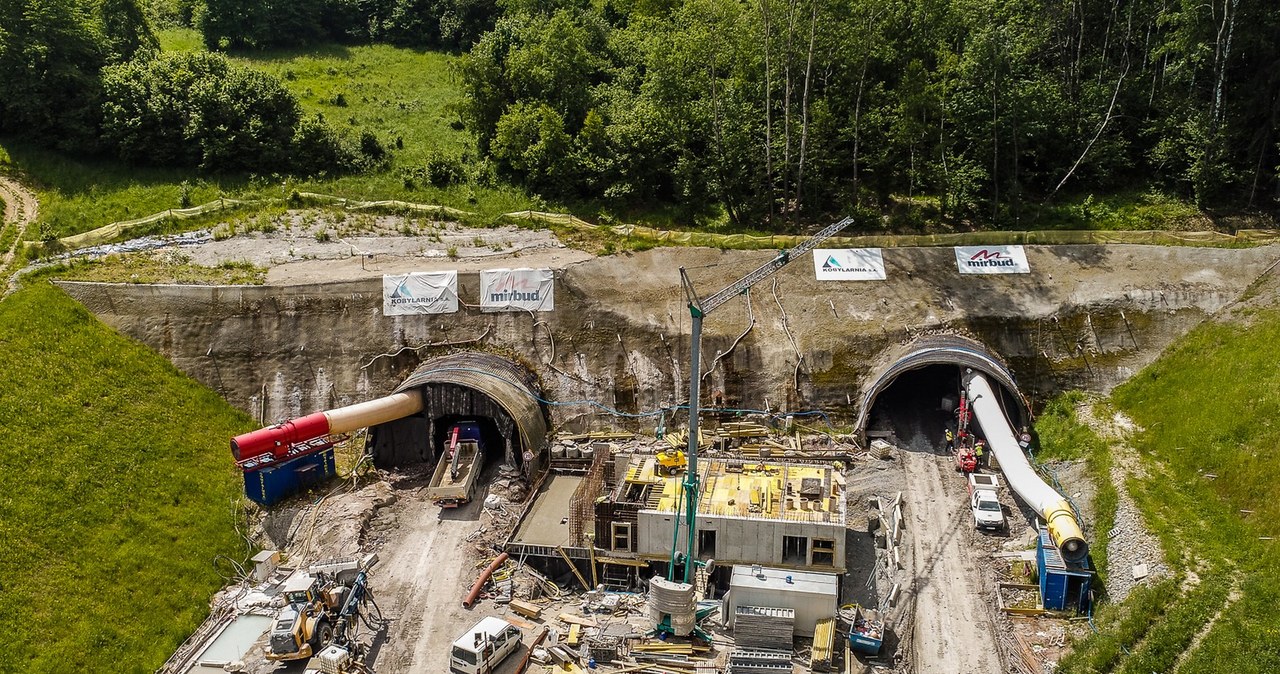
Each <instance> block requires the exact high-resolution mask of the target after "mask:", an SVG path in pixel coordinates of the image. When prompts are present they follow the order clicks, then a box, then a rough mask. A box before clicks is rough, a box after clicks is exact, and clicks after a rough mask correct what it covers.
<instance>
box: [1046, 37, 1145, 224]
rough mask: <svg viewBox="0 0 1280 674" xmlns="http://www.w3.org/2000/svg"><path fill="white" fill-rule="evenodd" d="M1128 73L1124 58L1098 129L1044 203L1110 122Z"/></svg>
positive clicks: (1056, 190)
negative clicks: (1122, 66) (1109, 101)
mask: <svg viewBox="0 0 1280 674" xmlns="http://www.w3.org/2000/svg"><path fill="white" fill-rule="evenodd" d="M1128 74H1129V61H1128V60H1127V59H1126V60H1125V65H1124V72H1122V73H1120V77H1119V78H1118V79H1117V80H1116V88H1115V90H1114V91H1112V92H1111V105H1109V106H1107V112H1106V114H1105V115H1103V116H1102V121H1101V122H1100V123H1099V124H1098V129H1097V130H1096V131H1095V132H1094V133H1093V138H1090V139H1089V143H1088V144H1087V145H1085V146H1084V151H1083V152H1081V153H1080V156H1079V157H1076V162H1075V163H1074V164H1072V165H1071V168H1070V169H1068V170H1067V174H1066V175H1064V176H1062V180H1060V181H1058V186H1057V187H1055V188H1053V191H1052V192H1050V193H1049V196H1048V197H1046V198H1045V203H1048V202H1049V200H1050V199H1052V198H1053V196H1054V195H1055V194H1057V193H1058V190H1060V189H1062V186H1063V185H1065V184H1067V181H1068V180H1070V179H1071V174H1073V173H1075V172H1076V169H1077V168H1079V167H1080V162H1082V161H1084V157H1085V155H1087V154H1089V150H1090V149H1091V148H1093V144H1094V143H1096V142H1098V138H1099V137H1101V136H1102V132H1103V130H1104V129H1106V128H1107V124H1109V123H1111V113H1112V112H1114V111H1115V109H1116V98H1118V97H1119V96H1120V85H1121V84H1122V83H1123V82H1124V78H1125V76H1126V75H1128Z"/></svg>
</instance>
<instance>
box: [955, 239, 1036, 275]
mask: <svg viewBox="0 0 1280 674" xmlns="http://www.w3.org/2000/svg"><path fill="white" fill-rule="evenodd" d="M955 253H956V267H958V268H959V270H960V273H961V274H1029V273H1031V266H1030V265H1028V264H1027V253H1026V251H1025V250H1024V249H1023V247H1022V246H957V247H956V249H955Z"/></svg>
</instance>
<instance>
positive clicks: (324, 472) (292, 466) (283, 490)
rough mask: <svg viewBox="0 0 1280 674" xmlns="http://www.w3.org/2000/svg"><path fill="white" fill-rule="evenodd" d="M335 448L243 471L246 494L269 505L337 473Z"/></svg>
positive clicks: (253, 499)
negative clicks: (259, 468) (246, 471)
mask: <svg viewBox="0 0 1280 674" xmlns="http://www.w3.org/2000/svg"><path fill="white" fill-rule="evenodd" d="M337 472H338V470H337V463H336V461H335V460H334V456H333V448H332V447H331V448H329V449H326V450H324V451H322V452H316V453H315V454H309V455H307V456H302V457H298V458H296V459H293V460H291V461H286V462H284V463H282V464H280V465H278V466H271V467H268V468H263V469H262V470H255V471H252V472H248V473H245V474H244V495H245V496H247V497H249V500H251V501H253V502H254V503H257V504H258V505H262V506H270V505H274V504H276V503H278V502H280V500H281V499H284V498H286V497H288V496H292V495H293V494H296V493H298V492H299V491H302V490H304V489H309V488H311V487H314V486H317V485H319V484H321V483H323V482H325V481H326V480H328V479H329V478H331V477H333V476H334V475H336V474H337Z"/></svg>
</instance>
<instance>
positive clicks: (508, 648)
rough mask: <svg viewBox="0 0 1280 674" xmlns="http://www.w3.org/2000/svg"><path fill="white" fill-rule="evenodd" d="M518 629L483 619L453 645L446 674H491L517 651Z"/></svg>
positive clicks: (497, 619) (499, 621)
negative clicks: (447, 673)
mask: <svg viewBox="0 0 1280 674" xmlns="http://www.w3.org/2000/svg"><path fill="white" fill-rule="evenodd" d="M520 637H521V634H520V628H519V627H516V626H515V625H512V624H511V623H509V622H507V621H505V620H503V619H502V618H485V619H483V620H481V621H480V622H478V623H476V624H475V625H474V626H473V627H472V628H471V629H469V630H467V631H466V633H465V634H463V635H462V636H460V637H458V640H457V641H455V642H453V650H452V651H451V652H450V653H449V671H450V672H454V673H455V674H490V672H492V671H493V670H494V669H496V668H497V666H498V663H500V662H502V661H503V660H505V659H506V657H507V656H508V655H511V652H512V651H514V650H516V649H517V648H519V647H520Z"/></svg>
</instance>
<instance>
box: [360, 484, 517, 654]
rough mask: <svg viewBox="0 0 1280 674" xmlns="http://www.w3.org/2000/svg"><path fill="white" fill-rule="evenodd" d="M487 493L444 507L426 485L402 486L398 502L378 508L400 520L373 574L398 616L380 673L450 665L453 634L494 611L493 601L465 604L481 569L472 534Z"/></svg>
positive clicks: (386, 606) (386, 608)
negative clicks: (429, 494) (420, 487)
mask: <svg viewBox="0 0 1280 674" xmlns="http://www.w3.org/2000/svg"><path fill="white" fill-rule="evenodd" d="M482 500H483V496H481V497H479V498H476V499H475V500H473V501H472V502H471V503H470V504H468V505H467V506H465V507H463V508H460V509H458V510H441V509H440V508H437V507H436V506H435V505H433V504H432V503H431V502H430V501H429V500H427V498H426V490H425V489H423V490H416V493H414V492H413V491H409V492H401V493H400V499H399V501H397V503H396V504H395V505H394V506H392V507H390V508H387V509H384V510H383V511H382V512H380V513H379V517H380V518H382V517H388V516H389V517H394V518H395V519H396V526H395V527H394V529H393V531H394V533H392V534H390V537H389V538H388V540H387V541H386V543H385V544H384V545H383V547H382V548H381V549H380V550H379V551H378V555H379V557H380V559H381V561H380V562H379V564H378V567H377V569H375V572H376V575H375V577H374V581H375V582H376V583H377V593H378V594H377V596H378V600H379V603H380V605H381V606H382V609H383V614H384V615H385V616H387V617H389V618H391V620H392V622H391V625H390V628H389V631H388V639H387V643H386V645H385V646H384V647H383V648H382V651H381V652H380V653H379V654H378V657H377V660H376V662H375V666H376V670H377V671H378V672H379V674H383V673H385V674H397V673H408V672H443V671H445V670H447V669H448V666H449V665H448V654H449V647H450V644H451V643H452V642H453V640H454V639H456V638H458V636H459V635H460V634H462V632H463V631H464V630H466V628H467V627H469V626H470V625H471V624H473V623H474V622H475V621H477V620H479V619H480V618H482V617H484V616H486V615H493V613H491V611H492V607H493V604H492V602H487V601H485V602H481V603H480V604H479V605H477V606H476V608H475V610H473V611H468V610H467V609H464V608H462V599H463V594H464V593H465V592H466V591H467V589H468V586H469V585H470V583H471V582H472V580H473V579H474V578H475V576H476V574H477V573H478V571H477V569H476V568H475V562H476V557H475V555H474V554H473V553H472V551H471V545H470V544H469V543H467V542H466V537H467V536H468V535H470V534H471V533H472V532H474V531H475V530H476V529H477V528H478V527H479V526H480V524H479V518H480V511H481V508H482V504H481V501H482ZM375 525H376V522H375Z"/></svg>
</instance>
